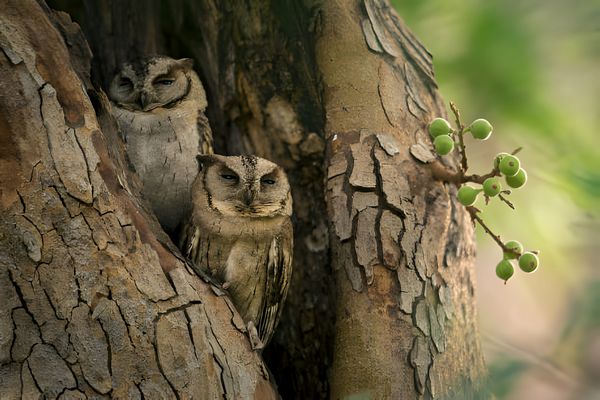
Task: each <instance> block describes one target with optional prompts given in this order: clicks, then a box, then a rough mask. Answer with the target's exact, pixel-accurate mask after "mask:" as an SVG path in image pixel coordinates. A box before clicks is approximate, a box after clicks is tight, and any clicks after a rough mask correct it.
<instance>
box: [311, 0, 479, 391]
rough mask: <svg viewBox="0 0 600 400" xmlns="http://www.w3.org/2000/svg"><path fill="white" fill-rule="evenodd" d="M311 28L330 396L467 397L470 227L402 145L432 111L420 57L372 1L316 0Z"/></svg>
mask: <svg viewBox="0 0 600 400" xmlns="http://www.w3.org/2000/svg"><path fill="white" fill-rule="evenodd" d="M321 27H322V30H321V34H320V36H319V38H318V40H317V49H316V50H317V51H316V54H317V63H318V65H319V67H320V70H321V73H322V80H323V95H324V104H325V111H326V121H327V124H326V129H325V133H326V137H327V143H328V157H327V159H328V166H327V195H326V202H327V205H328V215H329V220H330V232H331V233H330V238H331V252H332V254H333V257H332V267H333V269H334V270H335V278H336V284H337V289H336V293H337V298H336V302H337V321H336V339H335V347H334V360H333V367H332V371H331V397H332V398H334V399H338V398H344V397H345V396H347V395H350V394H359V393H361V394H363V395H364V396H371V397H370V398H377V399H378V398H390V399H399V398H402V399H409V398H416V397H419V396H421V395H424V396H425V397H426V398H430V397H449V396H457V398H469V397H472V396H475V394H474V391H476V390H477V386H478V384H479V382H480V380H481V378H482V375H483V372H484V365H483V359H482V354H481V349H480V345H479V337H478V332H477V325H476V309H475V299H474V297H473V296H474V271H473V256H474V250H475V249H474V241H473V240H474V239H473V231H472V228H471V225H470V221H469V218H468V215H467V213H466V212H465V210H464V208H463V207H461V206H460V205H458V204H457V202H456V200H455V190H456V189H455V187H454V186H450V185H444V184H443V183H441V182H437V181H434V180H433V179H432V176H431V172H430V170H429V168H428V166H427V165H425V164H423V163H421V162H420V161H418V160H417V159H416V158H415V157H414V156H413V155H412V154H411V150H413V152H414V153H415V154H418V155H419V158H422V156H423V153H425V154H426V153H427V152H428V151H427V149H428V148H430V140H429V138H428V137H427V133H426V132H427V129H426V124H427V122H428V121H430V120H431V119H432V118H434V117H436V116H440V115H444V109H443V105H442V103H441V99H440V97H439V96H438V94H437V91H436V84H435V81H434V79H433V71H432V64H431V56H430V55H429V54H428V53H427V51H426V50H425V49H424V48H423V47H422V46H421V45H420V44H419V43H418V41H417V40H416V39H415V38H414V37H413V36H412V35H411V34H410V32H409V31H408V30H407V28H406V27H405V26H404V24H403V22H402V21H401V20H400V18H399V17H398V15H397V14H396V13H395V11H394V10H393V9H391V8H390V7H389V5H388V4H387V2H386V1H383V0H364V1H360V2H348V1H327V2H325V3H324V4H323V10H322V20H321ZM413 146H414V147H413ZM450 167H452V166H450ZM365 398H369V397H365Z"/></svg>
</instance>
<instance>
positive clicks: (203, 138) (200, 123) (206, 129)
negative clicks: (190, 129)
mask: <svg viewBox="0 0 600 400" xmlns="http://www.w3.org/2000/svg"><path fill="white" fill-rule="evenodd" d="M196 126H197V128H198V133H199V134H200V135H199V136H200V143H199V146H198V150H199V151H200V154H213V153H214V151H213V137H212V131H211V130H210V124H209V122H208V118H206V115H204V113H203V112H202V111H199V112H198V119H197V121H196Z"/></svg>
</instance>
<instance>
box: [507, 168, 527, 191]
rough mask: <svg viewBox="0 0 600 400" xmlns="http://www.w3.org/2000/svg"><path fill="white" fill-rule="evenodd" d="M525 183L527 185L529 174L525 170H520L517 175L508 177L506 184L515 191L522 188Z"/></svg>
mask: <svg viewBox="0 0 600 400" xmlns="http://www.w3.org/2000/svg"><path fill="white" fill-rule="evenodd" d="M525 183H527V172H525V170H524V169H523V168H519V171H518V172H517V173H516V174H515V175H513V176H507V177H506V184H507V185H508V186H510V187H511V188H514V189H518V188H520V187H522V186H523V185H525Z"/></svg>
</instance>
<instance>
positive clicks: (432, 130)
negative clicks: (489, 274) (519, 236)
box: [429, 118, 539, 283]
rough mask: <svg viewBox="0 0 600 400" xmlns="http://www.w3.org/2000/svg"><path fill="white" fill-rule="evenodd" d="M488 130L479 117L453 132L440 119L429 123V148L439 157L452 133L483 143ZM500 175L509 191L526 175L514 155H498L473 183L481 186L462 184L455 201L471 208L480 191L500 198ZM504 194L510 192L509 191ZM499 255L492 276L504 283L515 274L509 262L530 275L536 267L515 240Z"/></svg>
mask: <svg viewBox="0 0 600 400" xmlns="http://www.w3.org/2000/svg"><path fill="white" fill-rule="evenodd" d="M492 130H493V127H492V125H491V124H490V123H489V122H488V121H487V120H485V119H483V118H479V119H476V120H475V121H473V122H472V123H471V124H470V125H469V126H467V127H465V128H464V129H463V130H462V131H455V130H453V129H452V126H451V125H450V123H449V122H448V121H446V120H445V119H444V118H436V119H434V120H433V121H432V122H431V123H430V124H429V134H430V135H431V137H432V138H433V146H434V148H435V151H436V152H437V153H438V154H439V155H446V154H449V153H450V152H451V151H452V150H454V147H455V139H454V136H455V134H457V135H459V136H460V135H463V134H464V133H471V135H473V138H475V139H478V140H487V139H488V138H489V137H490V136H491V135H492ZM459 139H462V138H459ZM464 156H465V155H464V154H463V157H464ZM500 174H501V175H502V176H504V179H505V181H506V185H507V186H509V187H510V188H513V189H518V188H520V187H523V186H524V185H525V183H526V182H527V172H525V170H524V169H523V168H521V162H520V161H519V159H518V158H517V157H516V156H515V155H514V154H509V153H499V154H498V155H496V157H495V158H494V169H493V171H492V173H490V174H488V176H489V177H488V178H486V179H485V180H484V181H483V182H482V183H477V184H480V185H481V187H479V188H476V187H472V186H469V185H466V184H465V185H462V186H461V187H460V188H459V189H458V194H457V197H458V201H459V202H460V203H461V204H463V205H464V206H472V205H473V204H474V203H475V201H476V200H477V197H478V196H479V194H480V193H481V192H483V194H484V195H485V196H486V199H487V198H491V197H495V196H498V195H500V194H501V193H502V192H503V189H502V184H501V182H500V177H499V176H498V175H500ZM504 192H505V193H510V192H509V191H504ZM500 243H501V242H500ZM503 253H504V256H503V259H502V261H500V262H499V263H498V265H497V266H496V275H497V276H498V277H499V278H500V279H502V280H504V283H506V281H507V280H508V279H510V278H511V277H512V276H513V274H514V272H515V269H514V267H513V264H512V260H517V262H518V264H519V267H520V268H521V270H523V271H524V272H529V273H530V272H533V271H535V270H536V269H537V267H538V264H539V259H538V256H537V255H536V254H535V253H534V252H529V251H527V252H524V251H523V245H521V243H519V242H518V241H516V240H511V241H509V242H506V243H504V247H503Z"/></svg>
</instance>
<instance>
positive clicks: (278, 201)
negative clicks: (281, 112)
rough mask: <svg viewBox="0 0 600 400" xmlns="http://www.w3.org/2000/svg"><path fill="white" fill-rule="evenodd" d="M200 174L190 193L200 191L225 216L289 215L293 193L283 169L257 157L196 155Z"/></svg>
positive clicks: (210, 204)
mask: <svg viewBox="0 0 600 400" xmlns="http://www.w3.org/2000/svg"><path fill="white" fill-rule="evenodd" d="M198 162H199V164H200V174H198V177H197V178H196V182H195V183H194V189H193V193H194V194H193V195H194V196H195V195H197V194H199V193H197V191H198V190H200V191H202V194H205V195H206V196H207V199H208V203H209V206H210V207H211V208H212V209H214V210H216V211H218V212H219V213H221V214H222V215H224V216H231V217H250V218H265V217H274V216H277V215H285V216H291V215H292V194H291V190H290V185H289V183H288V180H287V176H286V174H285V172H284V171H283V169H282V168H281V167H280V166H279V165H277V164H275V163H272V162H271V161H269V160H265V159H264V158H260V157H256V156H229V157H227V156H219V155H201V156H198Z"/></svg>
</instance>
